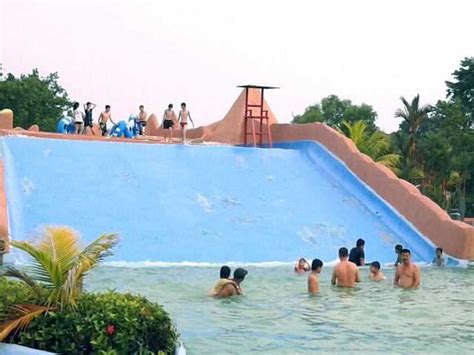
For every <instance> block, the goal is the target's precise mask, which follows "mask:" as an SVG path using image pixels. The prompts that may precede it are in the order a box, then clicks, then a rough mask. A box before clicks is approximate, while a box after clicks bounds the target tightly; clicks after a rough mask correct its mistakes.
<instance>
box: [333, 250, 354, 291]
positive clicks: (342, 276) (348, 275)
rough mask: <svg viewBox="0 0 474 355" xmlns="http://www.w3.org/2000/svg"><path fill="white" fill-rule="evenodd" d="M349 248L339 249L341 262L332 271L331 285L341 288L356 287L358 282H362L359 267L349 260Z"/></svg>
mask: <svg viewBox="0 0 474 355" xmlns="http://www.w3.org/2000/svg"><path fill="white" fill-rule="evenodd" d="M348 259H349V251H348V250H347V248H340V249H339V260H340V262H339V263H337V264H336V266H334V268H333V270H332V277H331V283H332V284H333V285H337V286H339V287H354V286H355V283H356V282H360V273H359V269H358V268H357V265H356V264H354V263H351V262H350V261H349V260H348Z"/></svg>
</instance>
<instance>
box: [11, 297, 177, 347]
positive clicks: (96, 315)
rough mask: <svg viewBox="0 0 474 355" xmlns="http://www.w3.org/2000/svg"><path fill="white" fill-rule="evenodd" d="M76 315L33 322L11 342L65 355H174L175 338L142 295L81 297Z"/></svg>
mask: <svg viewBox="0 0 474 355" xmlns="http://www.w3.org/2000/svg"><path fill="white" fill-rule="evenodd" d="M77 305H78V309H77V312H71V311H61V312H59V311H58V312H55V311H50V312H48V313H46V314H44V315H41V316H38V317H36V318H34V319H33V320H32V321H31V323H30V325H29V327H28V328H27V329H25V330H24V331H22V332H21V333H19V334H17V335H15V336H10V338H9V339H8V341H9V342H13V343H16V344H20V345H25V346H29V347H32V348H36V349H41V350H46V351H52V352H57V353H67V354H72V353H74V354H89V353H106V354H149V353H153V354H156V353H165V354H172V353H173V352H174V349H175V345H176V342H177V339H178V333H177V331H176V329H175V327H174V325H173V324H172V322H171V319H170V317H169V315H168V314H167V313H166V312H165V311H164V310H163V309H162V308H161V306H159V305H158V304H155V303H152V302H150V301H148V300H147V299H146V298H144V297H141V296H134V295H131V294H119V293H116V292H113V291H110V292H106V293H99V294H93V293H84V294H82V295H81V296H80V298H79V299H78V303H77Z"/></svg>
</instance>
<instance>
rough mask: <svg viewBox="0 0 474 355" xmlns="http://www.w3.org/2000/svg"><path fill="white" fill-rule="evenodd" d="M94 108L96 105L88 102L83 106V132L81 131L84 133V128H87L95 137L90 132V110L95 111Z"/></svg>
mask: <svg viewBox="0 0 474 355" xmlns="http://www.w3.org/2000/svg"><path fill="white" fill-rule="evenodd" d="M95 107H96V104H94V103H92V102H88V103H86V104H85V105H84V112H85V117H84V130H83V133H85V131H86V128H87V127H89V129H90V130H91V132H92V134H94V135H95V133H94V131H93V130H92V110H93V109H95Z"/></svg>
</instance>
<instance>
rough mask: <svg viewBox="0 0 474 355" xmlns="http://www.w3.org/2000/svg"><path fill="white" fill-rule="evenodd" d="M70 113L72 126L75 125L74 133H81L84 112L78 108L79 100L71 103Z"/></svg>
mask: <svg viewBox="0 0 474 355" xmlns="http://www.w3.org/2000/svg"><path fill="white" fill-rule="evenodd" d="M72 109H73V111H72V114H73V117H74V126H75V127H76V134H81V131H82V124H83V123H84V113H83V112H82V111H81V110H80V109H79V102H74V103H73V104H72Z"/></svg>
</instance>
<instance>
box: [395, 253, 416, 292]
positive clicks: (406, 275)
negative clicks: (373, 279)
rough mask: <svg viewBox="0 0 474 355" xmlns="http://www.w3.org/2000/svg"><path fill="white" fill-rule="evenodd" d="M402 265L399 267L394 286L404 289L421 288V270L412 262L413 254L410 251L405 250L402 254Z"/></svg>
mask: <svg viewBox="0 0 474 355" xmlns="http://www.w3.org/2000/svg"><path fill="white" fill-rule="evenodd" d="M400 255H401V257H402V263H401V264H400V265H398V266H397V271H396V272H395V278H394V279H393V284H394V285H395V286H400V287H402V288H417V287H418V286H420V281H421V275H420V268H419V267H418V266H417V265H415V264H413V263H412V262H411V260H410V259H411V253H410V250H408V249H403V250H402V252H401V253H400Z"/></svg>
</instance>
